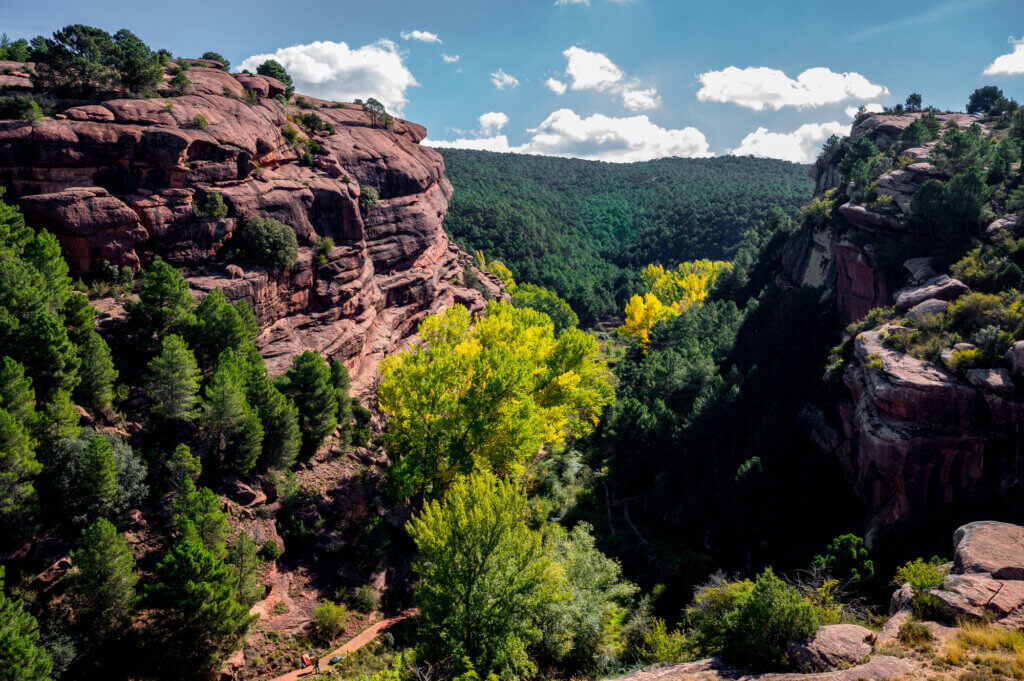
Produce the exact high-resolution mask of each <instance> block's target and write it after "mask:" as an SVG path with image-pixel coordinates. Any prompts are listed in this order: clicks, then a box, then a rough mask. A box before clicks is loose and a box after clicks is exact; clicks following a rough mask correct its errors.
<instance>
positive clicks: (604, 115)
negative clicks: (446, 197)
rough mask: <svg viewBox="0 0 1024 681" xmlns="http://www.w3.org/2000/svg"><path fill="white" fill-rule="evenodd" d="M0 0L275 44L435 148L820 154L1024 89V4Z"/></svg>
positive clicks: (320, 83)
mask: <svg viewBox="0 0 1024 681" xmlns="http://www.w3.org/2000/svg"><path fill="white" fill-rule="evenodd" d="M2 2H3V4H4V5H6V6H5V7H4V11H3V16H4V21H3V26H2V30H4V31H6V32H7V33H8V34H9V35H10V36H12V37H21V36H26V37H31V36H34V35H37V34H49V33H50V32H52V31H53V30H55V29H57V28H59V27H61V26H63V25H65V24H69V23H88V24H92V25H96V26H100V27H103V28H106V29H108V30H110V31H114V30H117V29H118V28H122V27H125V28H129V29H131V30H132V31H134V32H135V33H137V34H138V35H139V36H140V37H142V38H143V39H144V40H145V41H147V42H148V43H149V44H150V45H151V46H153V47H166V48H168V49H170V50H171V51H172V52H174V53H175V54H180V55H184V56H198V55H199V54H201V53H202V52H204V51H206V50H215V51H218V52H221V53H222V54H224V55H225V56H226V57H227V58H228V59H230V61H231V62H232V64H233V65H234V66H235V67H238V66H241V65H243V64H247V65H253V64H255V63H258V62H259V61H261V60H262V59H263V58H265V55H275V56H276V58H278V60H279V61H282V62H283V63H285V65H286V67H288V68H289V71H290V72H291V73H292V74H293V76H295V78H296V81H297V85H298V89H299V91H300V92H302V91H304V92H308V93H310V94H315V95H319V96H326V97H334V98H342V99H351V98H354V97H364V98H365V97H367V96H373V95H376V96H377V97H378V98H379V99H381V100H382V101H383V102H384V103H385V104H386V105H388V107H389V109H391V110H395V111H397V112H398V113H400V115H401V116H402V117H404V118H408V119H410V120H413V121H416V122H418V123H421V124H423V125H425V126H427V128H428V130H429V140H430V141H432V142H433V143H435V144H439V143H440V142H448V143H450V144H457V145H461V146H473V147H478V148H487V149H498V150H501V149H510V150H517V151H523V152H528V153H547V154H555V155H572V156H580V157H585V158H598V159H603V160H611V161H631V160H643V159H647V158H654V157H658V156H665V155H679V156H705V155H718V154H724V153H753V154H755V155H764V156H775V157H781V158H789V159H790V160H799V161H807V160H810V159H811V158H813V156H814V154H815V152H816V150H817V148H818V147H819V146H820V143H821V141H822V140H823V139H824V138H825V137H827V136H828V135H829V134H831V133H832V132H837V131H842V130H845V129H847V128H848V126H849V122H850V112H851V111H853V110H855V109H856V108H857V107H858V106H861V105H871V104H874V105H876V106H877V105H879V104H892V103H896V102H900V101H903V99H904V98H905V97H906V95H907V94H909V93H910V92H912V91H917V92H920V93H921V94H923V95H924V98H925V103H926V104H932V105H934V106H937V107H940V108H949V109H956V110H960V109H962V108H963V107H964V105H965V102H966V100H967V95H968V94H969V93H970V92H971V91H972V90H973V89H975V88H977V87H979V86H981V85H985V84H989V83H994V84H996V85H999V86H1000V87H1002V88H1003V89H1004V90H1005V91H1006V94H1007V95H1008V96H1013V97H1016V98H1017V99H1018V100H1022V101H1024V42H1020V41H1021V39H1022V38H1024V1H1022V0H904V1H903V2H893V0H857V1H856V2H835V1H825V2H823V1H822V0H774V1H766V0H727V1H723V2H707V1H706V0H704V1H701V2H690V1H689V0H589V2H588V1H586V0H517V1H513V2H485V1H483V0H475V1H474V0H432V1H430V2H425V1H423V0H418V1H413V0H391V2H388V3H375V2H366V1H364V2H352V1H350V0H342V1H339V0H334V1H330V2H329V1H307V2H301V3H298V2H281V1H280V0H250V1H248V2H244V3H242V2H232V3H225V2H214V1H206V2H195V1H193V0H179V1H176V2H173V3H151V2H138V0H90V1H89V2H82V1H81V0H49V1H48V2H45V3H42V2H35V3H26V2H17V3H16V2H13V1H12V0H2ZM1015 39H1016V40H1015ZM455 57H457V60H456V59H455ZM247 59H248V61H246V60H247ZM986 70H987V71H988V72H989V73H986Z"/></svg>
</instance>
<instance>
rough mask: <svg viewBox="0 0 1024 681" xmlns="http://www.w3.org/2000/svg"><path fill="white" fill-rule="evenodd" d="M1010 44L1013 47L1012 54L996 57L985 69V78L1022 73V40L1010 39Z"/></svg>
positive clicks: (1023, 52)
mask: <svg viewBox="0 0 1024 681" xmlns="http://www.w3.org/2000/svg"><path fill="white" fill-rule="evenodd" d="M1010 44H1011V45H1013V52H1010V53H1009V54H1004V55H1002V56H999V57H996V58H995V61H993V62H992V63H991V64H989V65H988V66H987V67H986V68H985V75H986V76H995V75H1000V74H1005V75H1014V74H1018V73H1024V38H1021V39H1020V40H1014V39H1013V38H1010Z"/></svg>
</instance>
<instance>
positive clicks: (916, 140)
mask: <svg viewBox="0 0 1024 681" xmlns="http://www.w3.org/2000/svg"><path fill="white" fill-rule="evenodd" d="M930 139H931V134H930V133H929V132H928V128H926V127H925V126H924V123H922V122H921V121H913V122H911V124H910V125H908V126H907V127H905V128H903V132H901V133H900V136H899V147H900V151H902V150H904V149H911V148H913V147H919V146H921V145H922V144H924V143H925V142H927V141H928V140H930Z"/></svg>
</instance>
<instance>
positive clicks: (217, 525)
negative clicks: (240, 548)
mask: <svg viewBox="0 0 1024 681" xmlns="http://www.w3.org/2000/svg"><path fill="white" fill-rule="evenodd" d="M171 518H172V523H173V525H174V527H175V528H176V530H177V532H178V534H179V535H183V534H184V533H185V531H186V528H188V527H191V528H192V530H193V531H194V532H196V533H197V536H198V537H199V539H200V540H201V541H202V543H203V546H204V547H206V549H207V550H208V551H210V552H211V553H213V555H215V556H216V557H217V558H224V556H225V555H227V541H228V519H227V516H226V515H225V514H224V512H223V511H221V510H220V498H219V497H217V495H216V494H214V493H213V492H212V491H211V490H210V489H209V488H206V487H197V486H196V483H195V481H194V480H193V479H192V478H191V477H185V478H183V479H182V481H181V485H180V487H179V489H178V496H177V497H175V498H174V501H172V502H171Z"/></svg>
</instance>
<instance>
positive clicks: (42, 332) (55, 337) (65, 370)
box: [21, 312, 81, 400]
mask: <svg viewBox="0 0 1024 681" xmlns="http://www.w3.org/2000/svg"><path fill="white" fill-rule="evenodd" d="M21 338H22V342H23V348H24V351H23V353H22V356H23V357H24V359H25V369H26V371H27V372H28V373H29V375H30V376H32V384H33V386H34V387H35V389H36V397H37V398H38V399H40V400H46V399H48V398H49V396H50V393H52V392H53V391H54V390H58V389H61V390H74V388H75V386H76V385H77V384H78V367H79V365H80V364H81V362H80V361H79V359H78V352H77V348H75V346H74V344H73V343H72V342H71V340H70V339H69V338H68V332H67V329H66V328H64V324H63V323H62V322H61V321H60V319H58V318H57V316H56V315H53V314H50V313H48V312H43V313H42V314H40V315H38V316H37V317H36V318H35V319H33V320H31V321H30V322H29V323H28V324H26V325H25V326H23V327H22V333H21Z"/></svg>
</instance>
